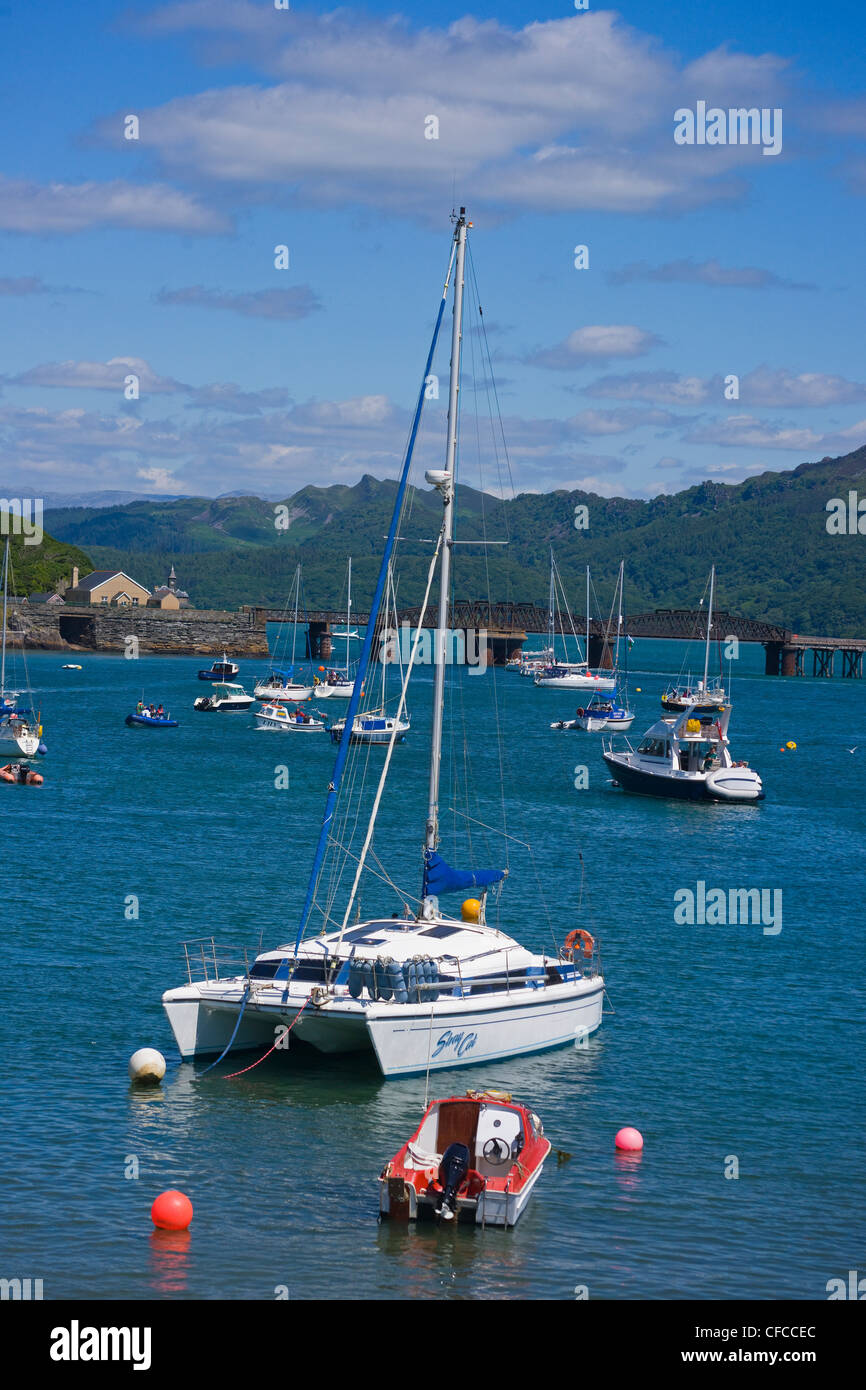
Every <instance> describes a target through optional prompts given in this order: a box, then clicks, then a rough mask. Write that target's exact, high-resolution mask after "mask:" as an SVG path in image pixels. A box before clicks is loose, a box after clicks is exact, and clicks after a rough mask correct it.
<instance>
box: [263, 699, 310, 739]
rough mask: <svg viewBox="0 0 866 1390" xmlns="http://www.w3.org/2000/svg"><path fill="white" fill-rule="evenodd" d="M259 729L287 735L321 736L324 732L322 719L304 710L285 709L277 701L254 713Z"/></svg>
mask: <svg viewBox="0 0 866 1390" xmlns="http://www.w3.org/2000/svg"><path fill="white" fill-rule="evenodd" d="M255 720H256V726H257V728H259V729H279V730H281V731H282V732H283V733H287V734H321V733H324V731H325V721H324V719H319V718H318V717H317V716H316V715H314V714H310V713H309V712H308V711H306V710H302V709H300V708H298V709H293V710H290V709H287V708H286V706H285V705H284V704H281V703H280V701H279V700H275V701H272V702H271V703H270V704H267V705H262V707H261V709H258V710H256V713H255Z"/></svg>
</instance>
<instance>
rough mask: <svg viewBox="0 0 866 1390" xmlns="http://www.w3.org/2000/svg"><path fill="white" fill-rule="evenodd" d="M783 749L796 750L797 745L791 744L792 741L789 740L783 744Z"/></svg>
mask: <svg viewBox="0 0 866 1390" xmlns="http://www.w3.org/2000/svg"><path fill="white" fill-rule="evenodd" d="M785 747H786V748H796V747H797V745H796V743H794V742H793V740H792V739H789V740H788V742H787V743H786V744H785Z"/></svg>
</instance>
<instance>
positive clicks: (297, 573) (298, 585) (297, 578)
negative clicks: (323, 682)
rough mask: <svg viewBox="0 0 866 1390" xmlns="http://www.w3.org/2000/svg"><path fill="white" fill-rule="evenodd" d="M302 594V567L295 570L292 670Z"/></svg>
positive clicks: (293, 667)
mask: <svg viewBox="0 0 866 1390" xmlns="http://www.w3.org/2000/svg"><path fill="white" fill-rule="evenodd" d="M300 596H301V567H300V565H298V568H297V569H296V570H295V620H294V622H293V623H292V672H293V673H294V669H295V638H296V637H297V635H298V600H299V598H300Z"/></svg>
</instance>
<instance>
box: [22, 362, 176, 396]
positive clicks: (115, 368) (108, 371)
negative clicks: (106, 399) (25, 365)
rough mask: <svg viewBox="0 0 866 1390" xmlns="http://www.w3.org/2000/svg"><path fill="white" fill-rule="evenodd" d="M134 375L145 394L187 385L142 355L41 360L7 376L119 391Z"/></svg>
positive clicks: (49, 384)
mask: <svg viewBox="0 0 866 1390" xmlns="http://www.w3.org/2000/svg"><path fill="white" fill-rule="evenodd" d="M130 375H133V376H137V377H138V380H139V386H140V389H141V391H142V392H146V393H147V394H148V395H161V394H174V393H176V392H178V391H187V390H189V388H188V387H186V386H184V385H183V383H182V382H180V381H173V380H172V379H171V378H170V377H162V376H159V375H158V373H156V372H155V371H154V370H153V368H152V367H151V366H150V364H149V363H147V362H145V360H144V358H143V357H110V358H109V359H108V361H107V362H80V361H79V362H76V361H71V362H44V363H42V364H41V365H40V366H38V367H30V368H29V369H28V370H27V371H26V372H20V373H19V374H18V376H16V377H11V378H10V379H9V381H10V384H11V385H15V386H43V387H57V388H66V389H68V390H77V391H113V392H116V393H117V394H118V395H122V393H123V389H124V381H125V378H126V377H127V376H130Z"/></svg>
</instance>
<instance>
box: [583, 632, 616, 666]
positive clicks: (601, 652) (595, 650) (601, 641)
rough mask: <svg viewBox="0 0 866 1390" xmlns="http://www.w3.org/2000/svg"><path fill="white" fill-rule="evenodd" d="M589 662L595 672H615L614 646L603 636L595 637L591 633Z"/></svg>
mask: <svg viewBox="0 0 866 1390" xmlns="http://www.w3.org/2000/svg"><path fill="white" fill-rule="evenodd" d="M586 659H587V661H588V662H589V664H590V666H591V667H592V668H593V670H595V671H612V670H613V645H612V643H611V642H609V641H608V640H607V638H606V637H604V636H603V635H602V636H601V637H594V636H593V635H592V633H590V637H589V651H588V652H587V658H586Z"/></svg>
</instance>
